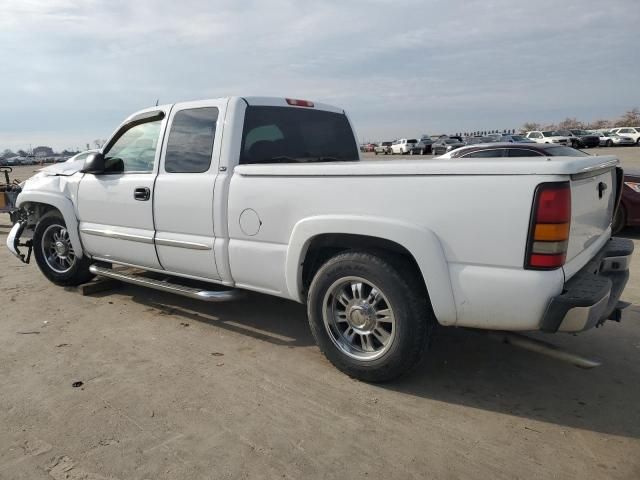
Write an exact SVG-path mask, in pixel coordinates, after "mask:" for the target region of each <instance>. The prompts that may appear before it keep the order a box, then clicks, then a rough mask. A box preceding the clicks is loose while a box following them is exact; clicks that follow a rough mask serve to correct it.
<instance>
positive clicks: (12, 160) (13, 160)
mask: <svg viewBox="0 0 640 480" xmlns="http://www.w3.org/2000/svg"><path fill="white" fill-rule="evenodd" d="M4 161H5V163H4V164H5V165H7V166H9V167H15V166H16V165H21V163H20V157H9V158H5V159H4Z"/></svg>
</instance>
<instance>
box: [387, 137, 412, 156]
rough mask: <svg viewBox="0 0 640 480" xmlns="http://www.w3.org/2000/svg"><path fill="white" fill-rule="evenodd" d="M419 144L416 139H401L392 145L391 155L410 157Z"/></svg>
mask: <svg viewBox="0 0 640 480" xmlns="http://www.w3.org/2000/svg"><path fill="white" fill-rule="evenodd" d="M417 144H418V140H416V139H415V138H401V139H400V140H396V141H395V142H393V143H392V144H391V155H396V154H399V155H409V154H410V153H411V152H413V149H414V148H415V147H416V145H417Z"/></svg>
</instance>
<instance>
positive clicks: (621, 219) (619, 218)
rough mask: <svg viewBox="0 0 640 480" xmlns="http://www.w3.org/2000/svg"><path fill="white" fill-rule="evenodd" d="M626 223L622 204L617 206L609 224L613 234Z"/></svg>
mask: <svg viewBox="0 0 640 480" xmlns="http://www.w3.org/2000/svg"><path fill="white" fill-rule="evenodd" d="M626 224H627V212H626V211H625V209H624V206H623V205H620V206H619V207H618V210H617V211H616V214H615V216H614V217H613V222H612V224H611V232H612V233H613V234H614V235H615V234H617V233H620V232H621V231H622V230H623V229H624V227H625V226H626Z"/></svg>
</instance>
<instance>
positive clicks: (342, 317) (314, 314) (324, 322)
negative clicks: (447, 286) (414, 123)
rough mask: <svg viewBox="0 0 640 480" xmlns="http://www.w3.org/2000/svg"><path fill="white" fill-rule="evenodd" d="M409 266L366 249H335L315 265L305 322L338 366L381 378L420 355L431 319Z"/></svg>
mask: <svg viewBox="0 0 640 480" xmlns="http://www.w3.org/2000/svg"><path fill="white" fill-rule="evenodd" d="M408 271H411V269H410V268H406V267H405V266H404V265H403V266H402V267H400V265H399V264H398V265H396V264H394V263H393V262H389V261H387V260H386V259H383V258H381V257H379V256H376V255H372V254H369V253H364V252H348V253H342V254H339V255H336V256H335V257H333V258H332V259H330V260H329V261H328V262H327V263H325V264H324V265H323V266H322V267H321V268H320V270H318V272H317V273H316V275H315V276H314V278H313V281H312V282H311V287H310V289H309V294H308V303H307V311H308V316H309V324H310V327H311V331H312V333H313V336H314V338H315V340H316V343H317V344H318V346H319V347H320V350H322V352H323V353H324V354H325V356H326V357H327V358H328V359H329V361H330V362H331V363H333V365H335V366H336V367H337V368H338V369H339V370H341V371H342V372H344V373H346V374H347V375H349V376H351V377H354V378H357V379H359V380H363V381H367V382H384V381H388V380H392V379H394V378H396V377H399V376H400V375H402V374H404V373H406V372H407V371H409V370H410V369H411V368H412V367H413V366H414V365H415V364H416V363H417V362H418V360H419V359H420V358H421V356H422V354H423V352H424V350H425V349H426V347H427V344H428V340H429V338H430V337H431V331H432V327H433V325H434V323H435V320H434V317H433V313H432V312H431V308H430V305H429V302H428V298H427V293H426V291H425V289H424V286H423V285H422V282H421V281H420V280H419V278H418V276H417V274H407V273H406V272H408ZM401 272H402V273H401Z"/></svg>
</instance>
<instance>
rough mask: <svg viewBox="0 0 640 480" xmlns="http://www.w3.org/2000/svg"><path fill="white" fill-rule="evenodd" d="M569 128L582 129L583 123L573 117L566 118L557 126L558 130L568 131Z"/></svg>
mask: <svg viewBox="0 0 640 480" xmlns="http://www.w3.org/2000/svg"><path fill="white" fill-rule="evenodd" d="M571 128H584V123H582V122H581V121H579V120H578V119H577V118H575V117H574V118H570V117H567V118H565V119H564V120H563V121H561V122H560V123H559V124H558V129H559V130H569V129H571Z"/></svg>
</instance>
